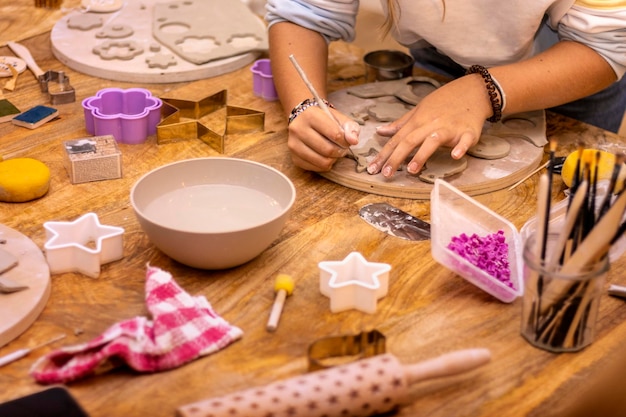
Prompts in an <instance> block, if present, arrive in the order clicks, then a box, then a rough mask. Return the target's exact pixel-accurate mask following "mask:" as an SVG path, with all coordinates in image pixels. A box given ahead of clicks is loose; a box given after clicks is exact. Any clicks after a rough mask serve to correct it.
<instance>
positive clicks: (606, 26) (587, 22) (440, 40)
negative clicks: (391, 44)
mask: <svg viewBox="0 0 626 417" xmlns="http://www.w3.org/2000/svg"><path fill="white" fill-rule="evenodd" d="M381 2H382V4H383V10H385V11H386V10H387V1H386V0H381ZM397 3H398V5H399V8H398V10H399V13H398V15H399V16H398V22H397V25H396V26H395V27H394V29H392V35H393V37H394V38H395V39H396V40H397V41H398V42H399V43H401V44H402V45H405V46H407V47H409V48H410V47H419V46H425V45H432V46H434V47H435V48H437V50H438V51H439V52H441V53H442V54H444V55H447V56H449V57H450V58H451V59H452V60H454V61H455V62H457V63H458V64H459V65H461V66H463V67H466V68H467V67H469V66H471V65H473V64H480V65H484V66H487V67H491V66H496V65H502V64H507V63H512V62H517V61H520V60H522V59H525V58H528V57H531V56H533V55H534V54H536V53H537V52H539V50H540V45H539V40H538V36H537V34H538V32H539V29H540V28H541V25H542V22H543V21H544V18H547V19H548V20H547V23H548V24H549V25H550V27H551V28H552V29H553V30H555V32H556V34H557V35H558V38H559V39H561V40H573V41H577V42H580V43H582V44H585V45H587V46H589V47H590V48H592V49H594V50H595V51H596V52H597V53H598V54H600V55H601V56H602V57H604V59H606V60H607V62H608V63H609V64H610V65H611V67H612V68H613V70H614V71H615V73H616V74H617V76H618V78H621V77H622V76H623V75H624V73H625V72H626V0H532V1H531V0H397ZM358 6H359V2H358V0H334V1H333V0H268V2H267V14H266V20H267V21H268V24H269V25H270V26H271V25H272V24H274V23H277V22H281V21H290V22H293V23H295V24H298V25H300V26H303V27H306V28H308V29H312V30H315V31H318V32H320V33H321V34H322V35H323V36H324V37H325V38H326V39H327V40H328V41H333V40H339V39H341V40H344V41H348V42H350V41H352V40H353V39H354V36H355V22H356V15H357V12H358ZM572 65H576V62H572Z"/></svg>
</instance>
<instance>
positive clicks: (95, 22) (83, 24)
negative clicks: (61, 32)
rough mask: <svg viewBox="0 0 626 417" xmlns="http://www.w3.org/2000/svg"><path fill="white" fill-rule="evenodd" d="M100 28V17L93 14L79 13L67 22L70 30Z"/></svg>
mask: <svg viewBox="0 0 626 417" xmlns="http://www.w3.org/2000/svg"><path fill="white" fill-rule="evenodd" d="M100 26H102V17H101V16H98V15H97V14H93V13H81V14H78V15H76V16H72V17H70V18H69V19H68V20H67V27H68V28H70V29H78V30H90V29H95V28H99V27H100Z"/></svg>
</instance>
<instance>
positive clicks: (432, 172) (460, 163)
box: [418, 149, 467, 184]
mask: <svg viewBox="0 0 626 417" xmlns="http://www.w3.org/2000/svg"><path fill="white" fill-rule="evenodd" d="M466 168H467V158H466V157H462V158H461V159H453V158H452V156H450V150H449V149H438V150H436V151H435V153H434V154H432V156H431V157H430V158H428V161H426V166H425V167H424V169H422V171H421V172H420V173H419V175H418V178H419V179H420V180H422V181H424V182H427V183H431V184H434V183H435V180H436V179H437V178H447V177H450V176H452V175H455V174H458V173H460V172H463V171H465V169H466Z"/></svg>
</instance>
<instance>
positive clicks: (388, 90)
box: [346, 77, 412, 98]
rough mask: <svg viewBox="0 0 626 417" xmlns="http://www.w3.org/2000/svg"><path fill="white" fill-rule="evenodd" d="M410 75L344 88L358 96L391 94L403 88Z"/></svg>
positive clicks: (369, 96)
mask: <svg viewBox="0 0 626 417" xmlns="http://www.w3.org/2000/svg"><path fill="white" fill-rule="evenodd" d="M410 80H412V77H409V78H403V79H400V80H391V81H379V82H375V83H368V84H361V85H357V86H354V87H350V88H348V89H346V92H347V93H348V94H351V95H353V96H356V97H359V98H378V97H384V96H393V95H395V93H396V91H398V90H400V89H403V88H404V87H405V86H406V84H407V83H408V82H409V81H410Z"/></svg>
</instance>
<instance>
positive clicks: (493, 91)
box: [467, 65, 504, 123]
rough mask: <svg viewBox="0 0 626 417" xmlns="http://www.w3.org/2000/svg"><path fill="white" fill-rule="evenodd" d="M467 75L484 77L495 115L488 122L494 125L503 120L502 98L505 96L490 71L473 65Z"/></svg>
mask: <svg viewBox="0 0 626 417" xmlns="http://www.w3.org/2000/svg"><path fill="white" fill-rule="evenodd" d="M467 74H479V75H480V76H481V77H483V80H484V81H485V86H486V87H487V94H489V101H491V109H492V110H493V115H492V116H491V117H489V118H488V119H487V121H488V122H492V123H495V122H498V121H500V119H502V98H503V97H504V95H503V94H502V93H501V90H500V87H499V85H498V84H496V82H495V81H494V79H493V78H492V77H491V74H490V73H489V70H487V68H485V67H483V66H482V65H472V66H471V67H469V69H468V70H467Z"/></svg>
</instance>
